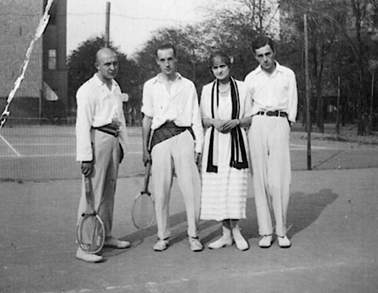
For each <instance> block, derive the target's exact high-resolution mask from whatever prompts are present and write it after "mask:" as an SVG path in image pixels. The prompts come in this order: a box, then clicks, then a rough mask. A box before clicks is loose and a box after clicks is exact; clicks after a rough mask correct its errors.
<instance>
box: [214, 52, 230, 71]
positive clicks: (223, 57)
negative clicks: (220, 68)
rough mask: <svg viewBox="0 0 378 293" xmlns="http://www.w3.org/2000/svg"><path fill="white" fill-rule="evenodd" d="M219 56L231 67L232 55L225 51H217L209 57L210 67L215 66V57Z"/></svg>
mask: <svg viewBox="0 0 378 293" xmlns="http://www.w3.org/2000/svg"><path fill="white" fill-rule="evenodd" d="M216 57H219V58H220V59H221V60H222V61H223V62H224V63H225V64H226V65H227V66H228V67H231V65H232V60H231V58H230V56H228V55H227V54H226V52H224V51H215V52H214V53H212V54H211V55H210V59H209V67H210V68H211V67H213V62H214V58H216Z"/></svg>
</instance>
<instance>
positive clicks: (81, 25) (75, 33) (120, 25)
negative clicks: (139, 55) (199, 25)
mask: <svg viewBox="0 0 378 293" xmlns="http://www.w3.org/2000/svg"><path fill="white" fill-rule="evenodd" d="M107 2H109V3H110V29H109V30H110V32H109V35H110V40H111V41H112V42H113V44H114V45H115V46H117V47H118V48H119V50H120V51H121V52H122V53H125V54H126V55H128V56H131V55H132V54H133V53H135V52H136V50H138V48H141V47H142V45H143V43H144V42H146V41H147V40H148V39H149V37H150V36H151V34H152V32H153V31H155V30H157V29H159V28H162V27H169V26H175V27H176V26H180V25H186V24H194V23H195V22H196V21H199V20H200V19H201V15H203V13H204V10H203V9H201V7H203V4H204V3H206V2H208V1H207V0H67V54H70V53H71V52H72V50H74V49H76V48H77V47H78V46H79V45H80V44H81V43H83V42H84V41H86V40H88V39H89V38H92V37H98V36H101V35H104V34H105V25H106V6H107V5H106V3H107Z"/></svg>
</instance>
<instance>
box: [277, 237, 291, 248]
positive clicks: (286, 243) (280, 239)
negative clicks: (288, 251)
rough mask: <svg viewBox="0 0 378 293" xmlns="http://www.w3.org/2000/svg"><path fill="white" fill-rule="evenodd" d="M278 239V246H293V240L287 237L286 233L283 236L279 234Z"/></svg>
mask: <svg viewBox="0 0 378 293" xmlns="http://www.w3.org/2000/svg"><path fill="white" fill-rule="evenodd" d="M277 240H278V246H279V247H281V248H289V247H290V246H291V242H290V240H289V238H287V237H286V235H285V236H283V237H281V236H277Z"/></svg>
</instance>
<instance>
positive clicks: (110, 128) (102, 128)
mask: <svg viewBox="0 0 378 293" xmlns="http://www.w3.org/2000/svg"><path fill="white" fill-rule="evenodd" d="M92 128H93V129H96V130H99V131H102V132H105V133H107V134H110V135H113V136H114V137H118V135H119V128H118V127H114V126H112V125H111V124H107V125H104V126H100V127H92Z"/></svg>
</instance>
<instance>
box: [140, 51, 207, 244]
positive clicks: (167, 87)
mask: <svg viewBox="0 0 378 293" xmlns="http://www.w3.org/2000/svg"><path fill="white" fill-rule="evenodd" d="M175 52H176V50H175V47H174V46H173V45H171V44H164V45H162V46H160V47H159V48H158V49H157V50H156V63H157V64H158V65H159V67H160V70H161V73H160V74H158V75H157V76H156V77H154V78H152V79H150V80H148V81H147V82H146V83H145V84H144V88H143V106H142V113H143V114H144V117H143V125H142V129H143V162H144V164H147V163H148V162H152V167H151V170H152V181H153V186H154V189H153V194H154V196H155V211H156V219H157V228H158V238H159V239H158V242H157V243H156V244H155V245H154V247H153V248H154V250H155V251H163V250H165V249H167V248H168V246H169V237H170V235H171V231H170V225H169V198H170V191H171V186H172V179H173V174H174V172H175V173H176V175H177V180H178V185H179V187H180V189H181V192H182V195H183V197H184V201H185V207H186V214H187V221H188V235H189V244H190V248H191V250H192V251H201V250H203V245H202V243H201V242H200V241H199V238H198V227H199V212H200V196H201V183H200V177H199V172H198V168H197V166H196V164H197V163H198V162H199V157H200V153H201V150H202V144H203V130H202V123H201V116H200V112H199V105H198V98H197V92H196V88H195V86H194V84H193V82H191V81H190V80H188V79H186V78H184V77H182V76H181V75H180V74H179V73H178V72H177V71H176V64H177V57H176V53H175Z"/></svg>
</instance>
